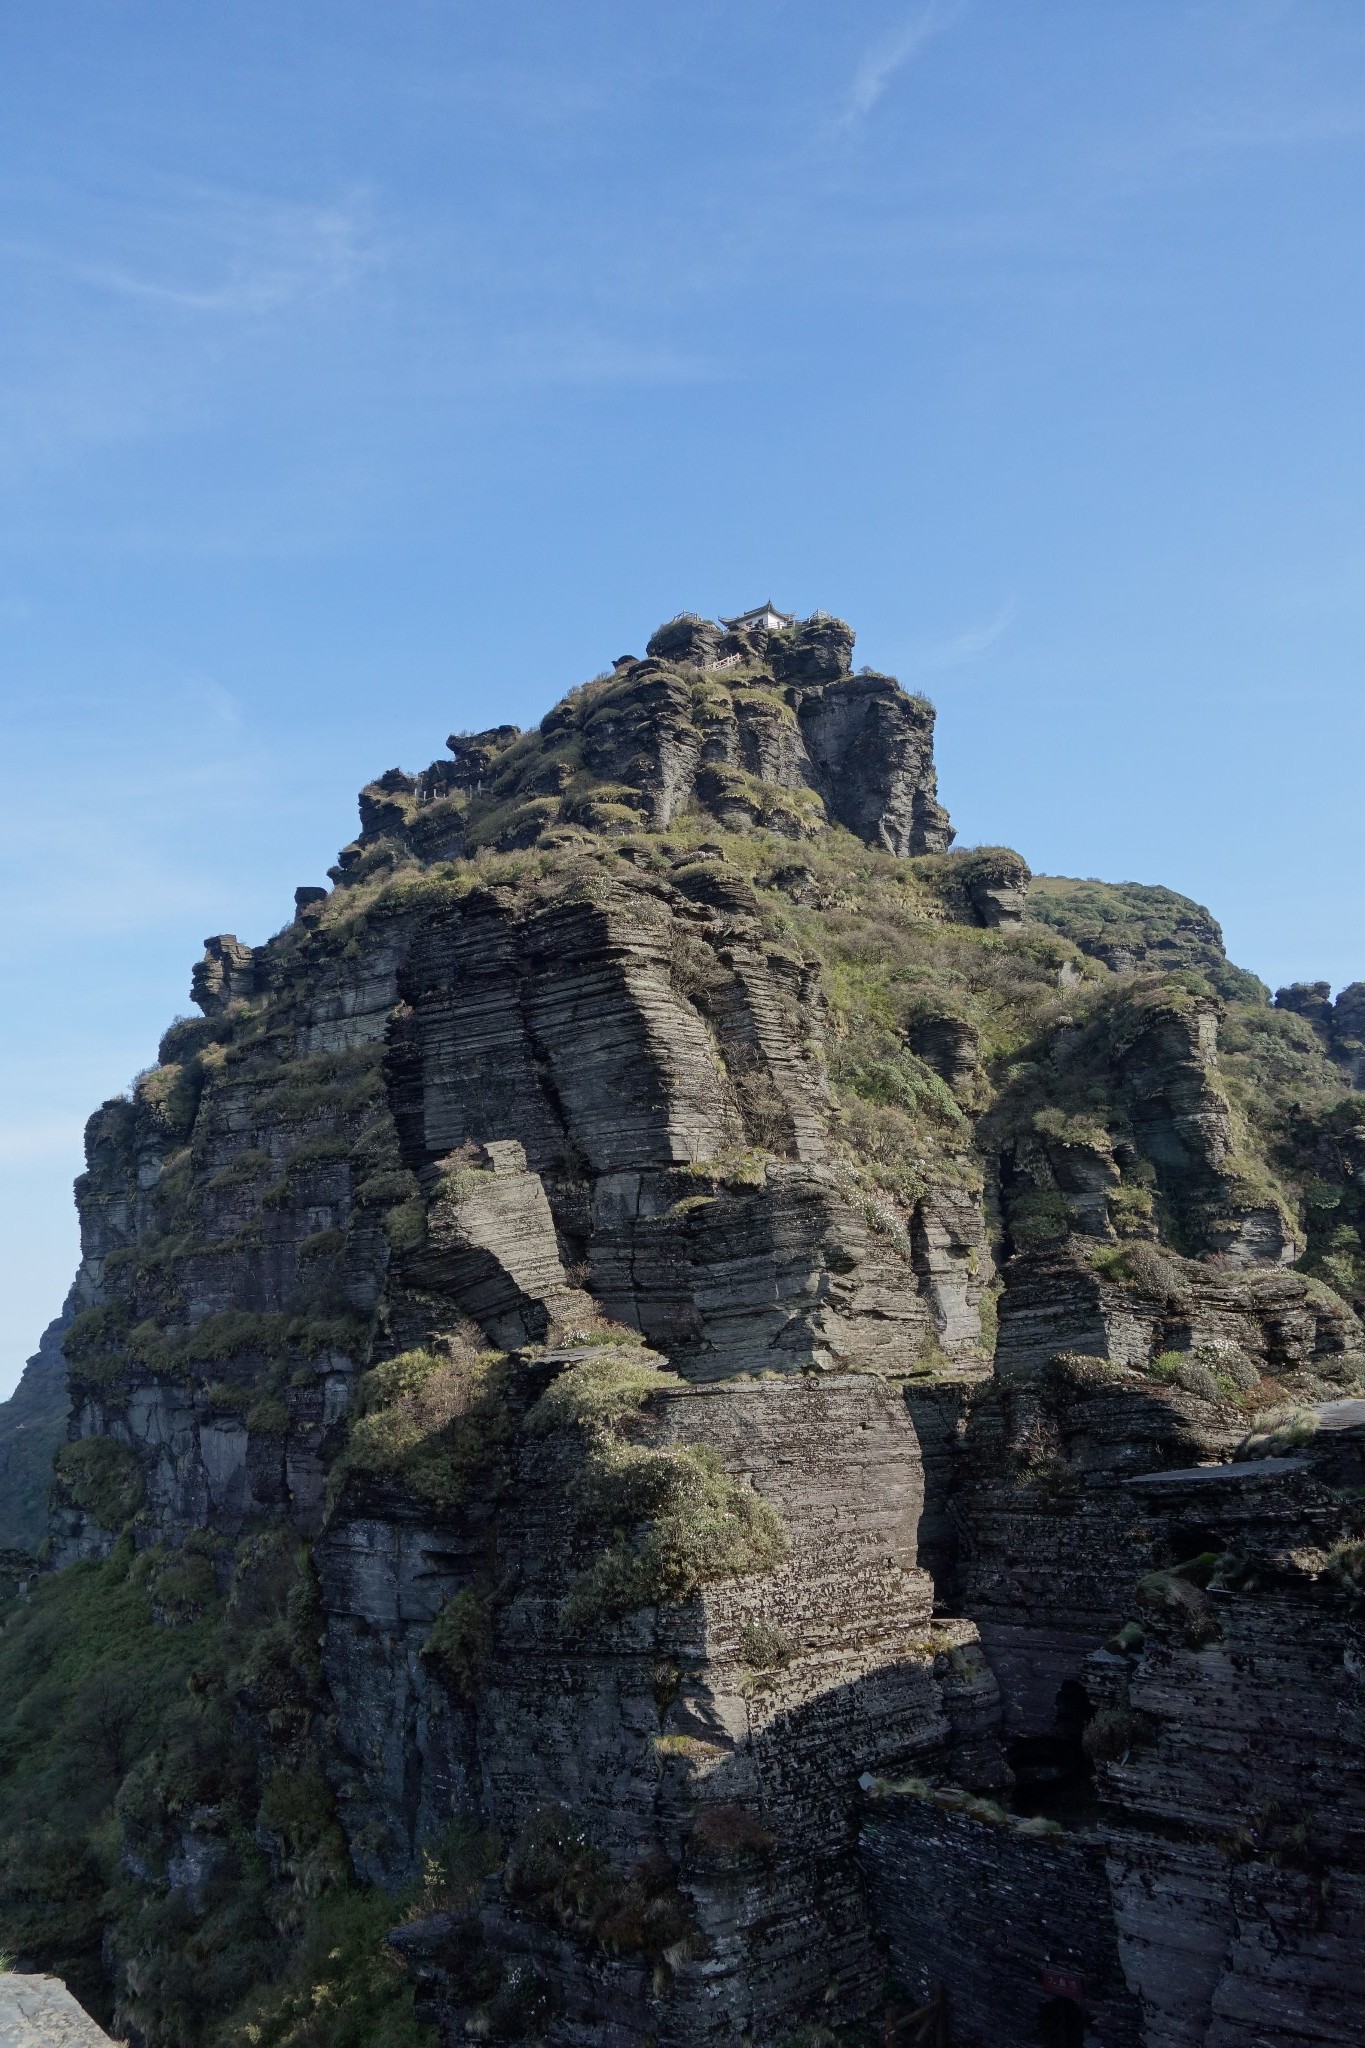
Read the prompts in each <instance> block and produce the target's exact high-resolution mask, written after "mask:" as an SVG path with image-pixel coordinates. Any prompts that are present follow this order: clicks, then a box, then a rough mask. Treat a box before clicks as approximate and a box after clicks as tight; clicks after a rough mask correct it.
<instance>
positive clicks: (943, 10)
mask: <svg viewBox="0 0 1365 2048" xmlns="http://www.w3.org/2000/svg"><path fill="white" fill-rule="evenodd" d="M960 11H961V10H960V9H959V8H958V7H956V6H952V5H944V4H943V0H928V5H927V6H924V7H917V8H915V9H914V11H913V12H912V13H911V14H910V15H909V17H908V18H907V19H906V20H905V21H903V22H902V23H901V25H900V27H899V28H898V29H897V30H896V31H895V32H894V33H893V34H892V35H890V36H886V37H883V39H882V40H881V41H880V42H878V43H874V44H873V46H872V48H871V49H870V50H868V51H867V52H866V53H865V55H864V56H863V59H862V61H861V63H860V64H859V65H858V68H857V70H856V71H855V72H854V74H853V79H852V82H851V84H850V85H849V88H848V91H847V93H846V94H845V96H844V103H843V106H842V107H841V108H840V110H839V113H838V115H837V117H836V119H835V123H834V125H835V127H836V128H852V127H854V126H855V125H856V123H857V122H859V121H863V120H865V119H866V118H867V116H868V115H869V114H870V113H871V112H872V109H873V108H874V107H875V106H876V104H877V102H878V100H879V99H880V98H881V97H882V95H883V93H884V92H885V91H886V89H887V87H888V86H889V85H890V83H891V81H892V79H893V78H894V77H895V76H896V74H897V72H898V71H903V70H904V69H905V67H906V65H907V64H909V63H912V62H913V61H914V59H915V58H916V57H917V56H918V55H919V53H920V51H921V50H922V49H923V48H924V46H925V44H926V43H930V42H932V41H933V40H934V38H935V37H936V36H941V35H942V34H943V33H944V31H945V30H946V29H949V28H951V27H952V25H953V23H954V21H955V20H956V19H957V16H958V14H959V12H960Z"/></svg>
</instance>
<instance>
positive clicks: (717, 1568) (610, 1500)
mask: <svg viewBox="0 0 1365 2048" xmlns="http://www.w3.org/2000/svg"><path fill="white" fill-rule="evenodd" d="M580 1498H581V1504H582V1507H583V1508H584V1510H585V1511H586V1515H585V1518H586V1519H587V1520H588V1522H589V1523H590V1524H595V1525H596V1526H598V1527H601V1526H604V1525H605V1526H607V1527H611V1526H613V1525H614V1524H616V1523H617V1522H618V1521H623V1520H626V1519H627V1518H629V1520H630V1521H632V1522H634V1523H635V1524H637V1525H638V1526H637V1527H636V1528H635V1529H634V1530H632V1532H631V1533H629V1534H624V1533H623V1534H618V1535H615V1536H613V1538H612V1540H611V1542H610V1543H609V1545H608V1547H607V1549H606V1550H605V1551H603V1552H602V1554H601V1555H600V1556H599V1557H598V1558H597V1560H596V1562H595V1563H594V1564H593V1565H591V1566H590V1567H589V1569H588V1570H587V1571H586V1572H584V1573H583V1574H582V1575H581V1576H580V1578H579V1579H578V1581H577V1583H576V1584H575V1586H574V1588H573V1591H572V1592H571V1594H570V1596H569V1601H568V1606H567V1610H566V1618H567V1619H568V1620H569V1622H570V1623H571V1624H576V1623H581V1622H587V1621H592V1620H595V1619H597V1618H598V1617H600V1616H603V1615H612V1614H626V1613H629V1612H630V1611H631V1610H632V1609H634V1608H637V1607H652V1606H658V1605H662V1604H664V1603H672V1602H677V1601H683V1600H688V1599H690V1598H691V1597H692V1595H693V1594H694V1593H696V1592H697V1591H698V1590H699V1588H700V1587H702V1586H704V1585H708V1584H711V1583H713V1582H714V1581H715V1580H718V1579H728V1578H739V1577H742V1576H744V1575H745V1574H746V1573H749V1572H762V1571H772V1570H773V1569H774V1568H775V1567H776V1566H777V1565H779V1564H780V1563H781V1562H782V1561H783V1559H784V1558H785V1557H786V1555H787V1553H788V1549H789V1547H790V1546H789V1542H788V1537H787V1531H786V1526H785V1524H784V1523H783V1521H782V1517H781V1516H780V1515H779V1514H778V1512H777V1509H776V1508H775V1507H773V1506H772V1504H771V1503H770V1502H768V1501H766V1500H764V1499H763V1497H762V1495H761V1494H758V1493H756V1492H755V1491H754V1490H753V1488H752V1487H749V1486H744V1485H742V1484H740V1482H739V1481H737V1480H735V1479H733V1478H731V1476H730V1474H729V1473H728V1472H727V1471H726V1470H725V1466H724V1463H723V1461H722V1459H721V1457H720V1455H719V1453H718V1452H716V1451H714V1450H713V1449H712V1448H711V1447H710V1445H708V1444H687V1445H684V1446H682V1447H680V1448H678V1449H676V1450H669V1451H651V1450H645V1449H642V1448H640V1447H638V1446H633V1445H632V1446H626V1445H620V1446H617V1447H615V1448H613V1449H610V1450H609V1449H608V1448H607V1447H606V1446H599V1447H598V1448H597V1450H596V1452H595V1454H594V1458H593V1460H592V1464H591V1466H590V1476H589V1477H588V1480H587V1483H586V1484H585V1486H584V1488H583V1490H582V1494H581V1497H580Z"/></svg>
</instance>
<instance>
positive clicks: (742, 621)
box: [721, 598, 796, 633]
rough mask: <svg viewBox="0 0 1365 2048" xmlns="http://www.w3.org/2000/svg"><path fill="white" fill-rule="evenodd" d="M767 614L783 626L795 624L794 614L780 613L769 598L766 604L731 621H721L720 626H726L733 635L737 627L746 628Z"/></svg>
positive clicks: (758, 605)
mask: <svg viewBox="0 0 1365 2048" xmlns="http://www.w3.org/2000/svg"><path fill="white" fill-rule="evenodd" d="M768 612H771V613H772V615H773V617H774V618H775V619H781V621H782V623H783V625H784V626H794V625H795V624H796V613H795V612H780V611H779V610H778V608H777V606H776V605H775V604H774V603H773V601H772V599H771V598H769V599H768V602H767V603H766V604H756V605H754V606H753V607H752V608H751V610H749V611H747V612H738V613H737V614H736V615H735V617H734V618H733V619H722V620H721V624H722V626H728V627H729V628H730V631H731V632H732V633H733V632H735V631H736V630H737V629H738V628H739V627H741V626H747V625H748V624H749V623H750V622H751V621H752V620H754V619H761V618H763V617H764V615H765V614H766V613H768Z"/></svg>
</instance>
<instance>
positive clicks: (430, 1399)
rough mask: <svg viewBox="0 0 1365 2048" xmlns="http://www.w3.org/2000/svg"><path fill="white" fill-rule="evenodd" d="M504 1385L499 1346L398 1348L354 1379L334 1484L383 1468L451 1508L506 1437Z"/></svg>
mask: <svg viewBox="0 0 1365 2048" xmlns="http://www.w3.org/2000/svg"><path fill="white" fill-rule="evenodd" d="M511 1385H512V1375H511V1368H510V1367H509V1365H508V1362H507V1359H506V1357H505V1356H504V1354H503V1353H502V1352H500V1351H472V1350H454V1351H452V1352H450V1353H438V1352H431V1351H405V1352H402V1353H400V1355H399V1356H398V1357H397V1358H392V1359H390V1360H388V1362H387V1363H386V1364H384V1365H379V1366H375V1367H374V1369H373V1370H372V1371H370V1372H367V1373H366V1374H365V1375H364V1377H363V1378H362V1380H361V1382H360V1387H359V1391H358V1398H357V1404H356V1408H357V1412H356V1417H355V1420H354V1421H353V1423H352V1425H351V1434H350V1440H349V1442H348V1444H347V1447H346V1450H345V1451H344V1452H343V1454H342V1456H341V1458H340V1459H339V1460H338V1462H337V1465H336V1467H335V1468H334V1482H335V1483H336V1484H339V1483H340V1482H341V1481H342V1479H344V1476H345V1474H346V1473H347V1472H348V1471H357V1472H388V1473H392V1474H393V1475H394V1476H395V1477H398V1478H401V1479H402V1481H403V1483H404V1484H405V1485H406V1486H409V1487H411V1489H412V1491H413V1492H414V1493H417V1494H420V1495H421V1496H422V1497H423V1499H425V1500H430V1501H434V1502H436V1503H437V1504H438V1505H439V1506H442V1507H454V1506H457V1505H458V1504H459V1503H460V1502H461V1501H462V1500H465V1499H466V1498H467V1497H468V1494H469V1490H470V1488H471V1487H472V1486H473V1485H474V1483H475V1482H476V1481H477V1480H478V1479H479V1477H480V1476H481V1475H482V1474H483V1473H485V1472H486V1471H487V1469H488V1467H489V1465H490V1463H491V1462H492V1461H493V1460H494V1459H495V1458H496V1457H497V1455H498V1454H499V1452H500V1451H501V1450H502V1449H503V1447H504V1446H505V1445H506V1444H507V1443H509V1442H510V1440H511V1438H512V1435H513V1433H514V1431H515V1428H516V1422H517V1415H516V1410H515V1408H514V1406H513V1403H512V1400H511Z"/></svg>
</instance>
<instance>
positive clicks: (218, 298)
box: [0, 188, 376, 318]
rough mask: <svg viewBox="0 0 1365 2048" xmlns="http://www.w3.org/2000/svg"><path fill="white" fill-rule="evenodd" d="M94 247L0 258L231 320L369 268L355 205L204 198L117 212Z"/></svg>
mask: <svg viewBox="0 0 1365 2048" xmlns="http://www.w3.org/2000/svg"><path fill="white" fill-rule="evenodd" d="M103 239H104V241H105V250H104V251H103V252H101V253H100V254H99V255H93V256H92V255H91V254H89V253H86V252H82V251H79V250H68V249H60V248H54V247H51V246H47V245H45V244H42V243H35V242H31V241H29V242H25V241H19V240H15V239H6V240H5V241H3V242H0V254H3V255H5V256H8V257H10V258H12V259H17V260H19V261H21V262H25V263H29V264H33V265H36V266H38V267H40V268H42V269H45V270H47V271H49V272H51V273H53V274H55V275H58V276H63V277H66V278H68V279H70V280H71V281H73V282H74V283H77V284H82V285H88V286H93V287H94V288H95V289H96V290H97V291H103V292H108V293H111V294H113V295H115V296H116V297H120V298H127V299H134V300H141V301H144V302H148V303H151V304H154V305H162V306H166V307H168V308H173V309H177V310H180V311H184V312H190V313H203V314H210V315H222V316H227V317H238V318H253V317H260V316H262V315H265V314H269V313H274V312H277V311H279V310H280V309H282V308H283V307H286V306H289V305H291V304H293V303H295V302H296V301H299V300H307V299H317V298H321V297H325V296H327V295H330V294H331V293H334V292H337V291H340V290H343V289H345V287H346V286H348V285H350V284H351V283H352V282H354V280H355V279H356V278H357V277H358V276H360V275H361V273H362V272H363V271H365V270H366V269H368V268H370V267H371V266H372V264H373V263H374V261H375V260H376V259H375V254H374V251H373V248H372V246H371V244H370V238H369V234H368V210H367V208H366V207H365V206H364V205H363V204H362V203H359V202H354V203H348V204H334V205H322V206H311V205H300V204H297V203H293V202H289V201H279V200H272V199H265V198H261V197H258V196H257V195H255V194H249V193H238V192H224V191H218V190H214V189H204V188H186V189H185V190H184V191H182V192H180V193H178V194H177V195H176V196H175V197H174V198H173V199H172V200H171V201H169V202H167V203H164V204H162V205H160V206H156V207H148V208H142V209H137V210H130V211H126V212H123V213H121V214H120V213H118V212H116V213H115V214H114V215H113V217H112V218H111V219H110V220H109V221H108V223H107V228H106V232H105V236H104V238H103ZM205 269H208V270H209V272H210V274H209V275H208V276H204V275H203V274H202V272H203V271H204V270H205ZM196 270H198V271H200V273H201V274H200V275H199V276H195V275H194V274H193V273H194V271H196ZM214 272H216V273H217V274H216V275H214V274H213V273H214Z"/></svg>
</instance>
